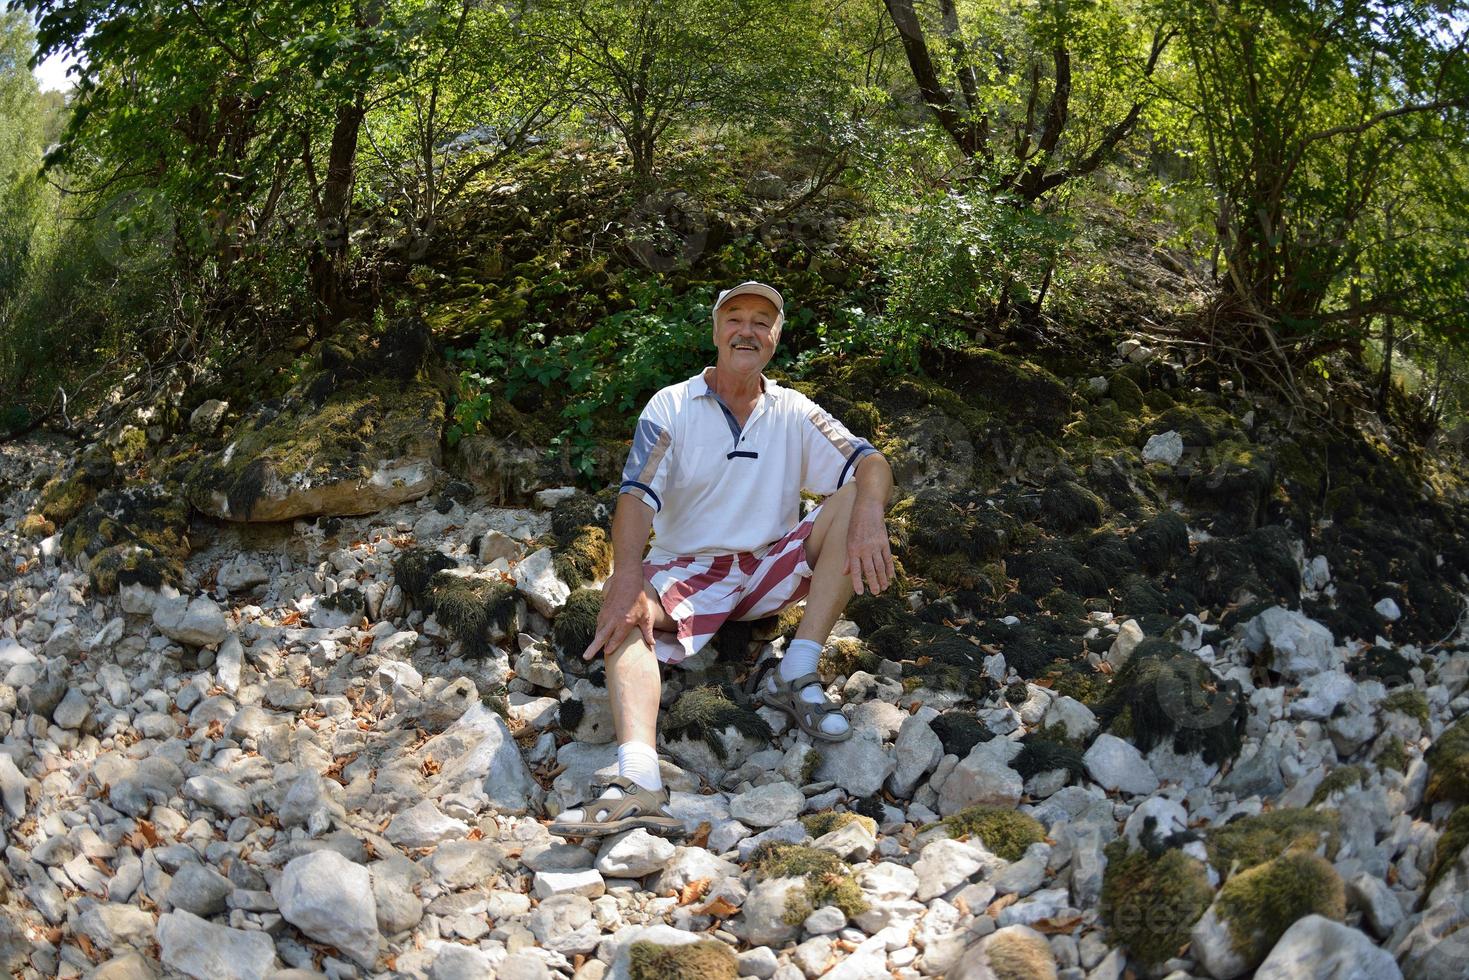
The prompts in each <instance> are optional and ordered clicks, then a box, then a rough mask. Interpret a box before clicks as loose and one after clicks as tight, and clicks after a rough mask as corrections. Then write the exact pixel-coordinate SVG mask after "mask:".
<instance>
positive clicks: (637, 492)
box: [618, 480, 663, 512]
mask: <svg viewBox="0 0 1469 980" xmlns="http://www.w3.org/2000/svg"><path fill="white" fill-rule="evenodd" d="M618 492H619V493H630V494H632V495H633V496H634V497H637V498H638V499H639V500H641V501H642V502H643V503H645V504H647V505H648V506H649V507H651V508H653V510H654V511H655V512H657V511H660V510H662V509H663V501H661V500H659V499H658V495H657V494H656V493H654V492H653V488H652V487H650V486H648V485H647V484H644V483H638V482H636V481H634V480H624V481H623V483H622V489H621V490H620V491H618Z"/></svg>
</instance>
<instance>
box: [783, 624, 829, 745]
mask: <svg viewBox="0 0 1469 980" xmlns="http://www.w3.org/2000/svg"><path fill="white" fill-rule="evenodd" d="M820 659H821V644H820V643H817V642H816V641H815V640H792V641H791V645H790V647H789V648H788V649H787V650H786V652H785V656H783V657H781V658H780V663H779V664H778V665H776V668H775V669H776V670H778V671H780V679H781V680H783V681H786V682H787V683H789V682H790V681H793V680H795V679H796V678H797V677H800V676H801V675H802V674H811V673H815V672H816V664H817V661H819V660H820ZM801 700H802V701H806V702H808V703H810V704H820V703H822V702H823V701H825V700H826V695H825V694H823V693H822V691H821V685H820V684H807V685H806V686H805V687H803V688H801ZM821 730H822V731H823V732H825V733H826V734H828V735H840V734H841V733H842V732H844V731H846V730H847V719H846V718H845V717H844V716H843V715H841V714H838V713H836V712H833V713H831V714H829V715H825V716H823V717H822V719H821Z"/></svg>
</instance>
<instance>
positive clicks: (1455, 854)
mask: <svg viewBox="0 0 1469 980" xmlns="http://www.w3.org/2000/svg"><path fill="white" fill-rule="evenodd" d="M1465 847H1469V807H1460V808H1459V809H1457V810H1455V811H1454V812H1453V813H1452V814H1450V816H1449V820H1448V823H1446V824H1444V828H1443V833H1441V834H1439V835H1438V844H1437V845H1436V846H1435V847H1434V849H1433V868H1432V869H1431V870H1430V871H1429V872H1428V885H1427V887H1425V888H1424V889H1423V893H1424V894H1425V895H1427V894H1429V893H1431V892H1432V891H1433V889H1434V886H1435V885H1437V884H1438V883H1439V881H1440V879H1442V878H1443V876H1444V875H1446V874H1448V873H1449V871H1451V870H1452V869H1453V867H1454V865H1455V864H1456V863H1457V862H1458V860H1459V855H1460V854H1463V853H1464V848H1465Z"/></svg>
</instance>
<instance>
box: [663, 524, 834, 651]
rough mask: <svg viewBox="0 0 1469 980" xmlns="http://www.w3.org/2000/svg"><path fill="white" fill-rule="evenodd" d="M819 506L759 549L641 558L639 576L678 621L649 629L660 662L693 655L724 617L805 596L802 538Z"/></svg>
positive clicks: (807, 575) (807, 569) (766, 612)
mask: <svg viewBox="0 0 1469 980" xmlns="http://www.w3.org/2000/svg"><path fill="white" fill-rule="evenodd" d="M820 512H821V505H820V504H818V505H817V506H816V507H815V508H814V509H813V510H812V511H811V513H809V514H807V515H806V516H805V517H804V518H802V519H801V521H800V523H798V524H797V525H796V526H795V527H794V528H792V529H791V530H790V531H789V532H787V533H786V534H785V535H784V536H783V537H781V538H779V539H777V540H776V541H775V542H773V543H772V544H768V545H766V546H765V547H764V548H761V549H760V550H758V551H739V552H735V553H734V554H729V555H715V556H712V557H711V556H705V557H702V558H675V559H672V560H669V561H662V562H643V578H644V579H645V580H647V582H648V583H649V584H650V585H652V586H653V591H655V592H657V593H658V598H659V599H660V600H661V601H662V603H663V609H664V611H665V612H667V613H668V616H669V618H670V619H672V620H673V621H674V623H675V624H676V625H677V627H678V628H677V630H654V631H653V639H654V641H655V649H654V653H655V654H656V655H657V657H658V660H659V662H660V663H665V664H676V663H678V662H679V661H681V660H684V659H686V658H688V657H692V656H693V655H694V654H696V653H698V652H699V650H701V649H702V648H703V646H704V644H706V643H708V642H709V640H710V638H711V637H713V636H714V634H715V633H716V632H717V631H718V630H719V627H720V626H721V625H723V623H724V621H725V620H726V619H733V620H736V621H739V620H746V619H760V618H762V617H765V616H772V615H774V614H775V613H778V612H780V611H781V610H782V609H785V608H786V607H787V606H790V605H793V604H794V603H797V602H800V601H801V600H802V599H804V598H806V592H807V591H808V590H809V589H810V587H811V566H810V565H809V564H808V563H807V562H806V538H808V537H810V535H811V528H812V527H814V526H815V525H816V515H817V514H819V513H820Z"/></svg>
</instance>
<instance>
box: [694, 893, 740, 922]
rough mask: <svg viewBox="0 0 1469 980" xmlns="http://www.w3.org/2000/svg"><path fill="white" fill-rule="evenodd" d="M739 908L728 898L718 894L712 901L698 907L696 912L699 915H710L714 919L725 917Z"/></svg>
mask: <svg viewBox="0 0 1469 980" xmlns="http://www.w3.org/2000/svg"><path fill="white" fill-rule="evenodd" d="M739 910H740V907H739V906H738V905H735V904H734V903H733V902H731V901H730V900H729V899H727V898H725V897H724V896H723V895H720V896H719V897H718V898H716V899H715V900H714V901H712V902H710V903H709V904H708V905H706V906H704V907H703V908H701V909H699V910H698V912H699V914H700V915H712V916H714V917H715V918H716V919H727V918H729V917H730V916H732V915H734V914H735V913H736V912H738V911H739Z"/></svg>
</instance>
